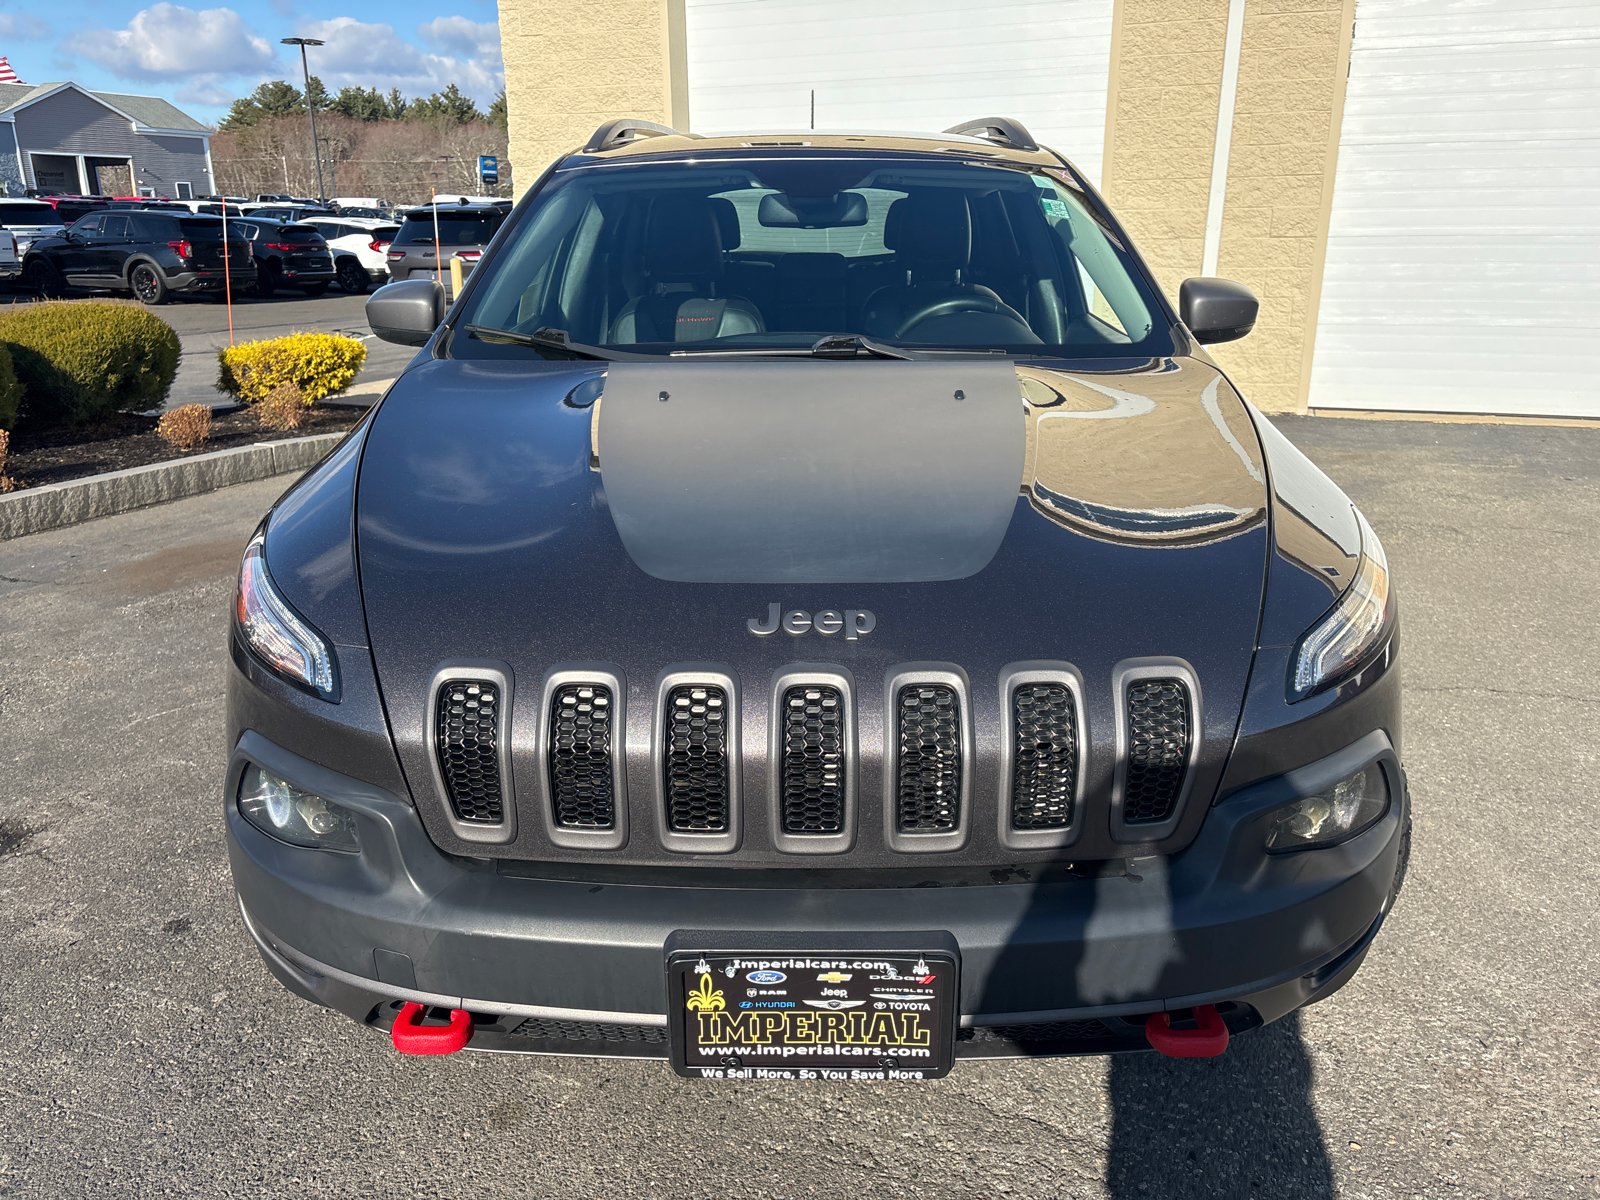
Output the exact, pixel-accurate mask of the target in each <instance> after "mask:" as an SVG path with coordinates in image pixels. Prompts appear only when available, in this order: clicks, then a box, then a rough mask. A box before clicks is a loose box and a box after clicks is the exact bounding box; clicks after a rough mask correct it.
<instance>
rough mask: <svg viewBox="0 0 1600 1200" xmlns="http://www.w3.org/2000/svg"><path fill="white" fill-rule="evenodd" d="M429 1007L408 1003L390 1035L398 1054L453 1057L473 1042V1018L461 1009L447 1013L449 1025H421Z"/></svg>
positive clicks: (402, 1007)
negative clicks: (448, 1055)
mask: <svg viewBox="0 0 1600 1200" xmlns="http://www.w3.org/2000/svg"><path fill="white" fill-rule="evenodd" d="M427 1012H428V1007H427V1005H425V1004H417V1003H414V1002H411V1001H407V1002H406V1003H405V1004H404V1005H402V1006H401V1008H400V1014H399V1015H398V1016H397V1017H395V1019H394V1028H393V1029H391V1030H390V1031H389V1037H390V1040H392V1041H393V1042H394V1048H395V1049H396V1050H398V1051H400V1053H401V1054H454V1053H455V1052H456V1051H457V1050H460V1049H463V1048H464V1047H465V1046H466V1044H467V1043H468V1042H470V1041H471V1040H472V1014H471V1013H469V1012H468V1011H467V1010H466V1009H464V1008H452V1009H451V1010H450V1024H448V1025H421V1024H418V1022H419V1021H421V1019H422V1018H423V1017H424V1016H425V1015H427Z"/></svg>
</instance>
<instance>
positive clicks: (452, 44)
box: [417, 17, 500, 63]
mask: <svg viewBox="0 0 1600 1200" xmlns="http://www.w3.org/2000/svg"><path fill="white" fill-rule="evenodd" d="M417 33H418V34H420V35H421V37H422V40H423V41H425V42H427V43H428V44H429V45H430V46H433V47H435V48H436V49H438V50H442V51H444V52H445V53H447V54H459V55H460V56H461V57H463V58H470V59H478V60H482V61H484V62H495V63H498V62H499V61H500V23H499V22H498V21H472V20H468V19H467V18H466V17H435V18H434V19H433V20H431V21H428V22H426V23H425V24H422V25H418V26H417Z"/></svg>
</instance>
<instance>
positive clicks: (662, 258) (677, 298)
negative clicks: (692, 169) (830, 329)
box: [610, 196, 767, 345]
mask: <svg viewBox="0 0 1600 1200" xmlns="http://www.w3.org/2000/svg"><path fill="white" fill-rule="evenodd" d="M642 267H643V272H644V277H645V283H646V285H647V286H648V288H649V291H647V292H646V293H645V294H644V295H642V296H638V297H636V298H634V299H632V300H630V301H628V303H627V304H625V305H624V306H623V307H622V310H621V311H620V312H619V313H618V314H617V319H616V320H615V321H614V322H613V323H612V326H611V338H610V340H611V342H612V344H614V345H615V344H624V345H625V344H629V343H634V342H699V341H704V340H705V339H707V338H716V337H728V336H730V335H732V334H737V333H765V332H766V330H767V327H766V323H765V322H764V321H762V319H761V310H760V309H758V308H756V306H755V305H754V304H752V303H750V301H749V300H746V299H745V298H744V297H743V296H719V295H717V283H718V281H719V280H721V278H722V269H723V258H722V222H721V221H720V220H719V219H718V213H717V210H716V207H715V202H714V201H713V200H711V199H710V198H709V197H706V196H663V197H661V198H660V199H658V200H657V201H656V202H655V203H654V204H652V205H651V206H650V216H649V218H648V219H647V221H646V222H645V239H644V254H643V262H642Z"/></svg>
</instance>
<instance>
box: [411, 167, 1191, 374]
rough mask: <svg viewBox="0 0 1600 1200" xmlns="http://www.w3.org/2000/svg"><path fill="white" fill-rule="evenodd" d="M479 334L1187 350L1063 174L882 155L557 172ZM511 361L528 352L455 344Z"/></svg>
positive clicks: (722, 344) (523, 223)
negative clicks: (832, 337) (850, 338)
mask: <svg viewBox="0 0 1600 1200" xmlns="http://www.w3.org/2000/svg"><path fill="white" fill-rule="evenodd" d="M419 216H420V214H419ZM442 216H443V214H442V213H441V217H442ZM419 224H420V222H419ZM410 229H411V222H410V221H409V220H408V221H407V223H406V229H405V231H404V232H403V233H402V238H403V237H405V236H406V234H407V233H409V231H410ZM441 230H442V226H441ZM427 232H428V237H429V239H430V240H431V235H432V231H431V228H430V229H429V230H428V231H427ZM418 233H419V235H420V234H421V233H422V230H421V229H419V230H418ZM466 324H473V325H477V326H480V327H484V328H487V329H501V330H509V331H512V332H515V333H523V334H528V333H532V332H534V331H536V330H538V329H541V328H552V329H559V330H564V331H565V332H566V333H567V335H568V336H569V338H570V340H571V341H572V342H575V343H581V344H589V345H598V346H606V347H613V348H619V349H626V350H629V351H634V352H641V351H642V352H658V353H667V352H670V351H674V350H678V351H681V350H685V349H689V350H761V349H773V350H790V351H794V350H803V349H805V348H807V347H809V346H810V345H811V344H812V343H813V342H814V341H816V339H817V338H819V337H821V336H822V335H824V334H854V335H860V336H863V337H867V338H871V339H874V340H876V341H878V342H882V343H887V344H892V345H900V346H906V347H913V348H914V347H928V348H933V349H937V348H945V349H979V350H997V349H998V350H1004V351H1007V352H1011V353H1023V354H1043V355H1055V356H1065V357H1074V358H1076V357H1095V358H1104V357H1132V356H1137V357H1154V356H1157V355H1160V354H1167V353H1171V350H1172V343H1171V337H1170V334H1169V332H1168V328H1167V324H1166V321H1165V319H1164V318H1163V317H1162V316H1161V310H1160V308H1159V306H1158V304H1157V302H1156V300H1155V298H1154V296H1153V295H1152V294H1151V292H1150V289H1149V287H1148V285H1147V284H1146V283H1145V281H1144V279H1143V277H1142V276H1141V274H1140V273H1139V271H1138V270H1137V269H1136V268H1135V267H1134V264H1133V262H1132V260H1131V258H1130V256H1129V255H1128V254H1127V252H1126V251H1125V250H1124V249H1123V248H1122V247H1121V246H1120V245H1119V244H1118V243H1117V241H1116V239H1115V237H1114V235H1113V234H1112V233H1111V232H1110V231H1109V230H1108V229H1106V228H1105V227H1104V226H1102V225H1101V224H1100V223H1099V222H1098V221H1097V220H1096V219H1095V218H1094V216H1093V215H1092V214H1091V212H1090V210H1089V207H1088V206H1087V203H1086V201H1085V199H1084V197H1083V196H1082V194H1081V193H1080V192H1079V191H1078V190H1077V188H1076V187H1075V186H1073V185H1072V183H1071V182H1070V178H1069V177H1068V176H1067V175H1066V174H1065V173H1047V172H1042V171H1036V170H1025V169H1017V168H1008V167H1002V166H998V165H983V166H978V165H972V164H967V163H961V162H939V161H926V160H922V159H914V158H908V157H902V158H889V157H884V158H875V157H870V156H867V155H850V156H831V157H829V156H821V155H818V156H814V157H791V158H783V159H770V160H759V161H751V160H749V159H743V158H741V159H739V160H738V161H737V162H729V163H720V164H719V163H717V162H715V161H705V160H702V161H700V162H697V163H673V164H659V163H657V164H633V165H628V164H617V165H607V166H603V167H583V168H578V169H575V170H572V171H567V172H561V173H559V174H558V175H557V176H556V177H555V179H554V181H553V182H552V184H551V185H550V186H549V187H548V188H547V189H546V190H545V192H543V193H542V194H541V195H540V196H539V197H538V200H537V202H536V203H535V205H534V206H533V207H531V208H530V209H529V210H528V211H527V212H526V213H525V214H523V216H522V217H521V218H520V219H519V222H518V226H517V228H516V230H515V231H514V233H513V235H512V237H511V239H510V240H509V241H508V242H507V243H506V244H505V245H504V246H503V247H502V248H501V250H500V251H498V252H497V253H496V255H495V259H494V261H493V263H492V264H491V265H490V267H489V272H488V274H487V275H486V276H485V278H483V279H482V280H481V281H480V283H479V285H478V286H477V287H476V288H475V289H474V291H473V292H472V294H471V295H470V296H469V297H468V298H467V301H466V307H465V310H464V313H463V315H462V316H461V318H460V320H459V321H458V322H457V327H458V328H461V327H464V326H465V325H466ZM513 352H520V353H524V354H525V353H528V352H529V351H528V350H527V349H526V348H520V347H507V346H506V345H505V343H504V341H503V340H502V341H501V342H499V343H490V342H487V341H485V340H483V339H481V338H472V339H468V338H464V337H458V338H456V339H454V340H453V341H452V344H451V353H452V354H455V355H473V356H495V357H499V356H501V355H502V354H507V353H513Z"/></svg>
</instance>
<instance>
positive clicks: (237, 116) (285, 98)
mask: <svg viewBox="0 0 1600 1200" xmlns="http://www.w3.org/2000/svg"><path fill="white" fill-rule="evenodd" d="M311 82H312V85H313V86H312V91H313V92H315V91H316V90H317V89H318V88H320V87H321V86H322V85H321V83H320V82H319V81H318V80H317V79H316V78H315V77H313V78H312V80H311ZM305 111H306V106H305V97H303V96H302V95H301V94H300V89H299V88H297V87H295V86H294V85H293V84H289V83H285V82H284V81H283V80H281V79H270V80H268V81H267V82H266V83H263V84H260V85H259V86H257V88H256V90H255V91H253V92H251V93H250V94H249V95H248V96H241V97H240V98H239V99H237V100H235V101H234V102H233V105H232V107H230V108H229V109H228V115H227V116H226V117H224V118H223V119H222V128H223V129H248V128H250V127H251V126H252V125H256V124H259V123H260V121H261V120H262V118H263V117H287V116H294V115H296V114H299V113H303V112H305Z"/></svg>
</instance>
